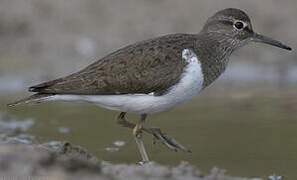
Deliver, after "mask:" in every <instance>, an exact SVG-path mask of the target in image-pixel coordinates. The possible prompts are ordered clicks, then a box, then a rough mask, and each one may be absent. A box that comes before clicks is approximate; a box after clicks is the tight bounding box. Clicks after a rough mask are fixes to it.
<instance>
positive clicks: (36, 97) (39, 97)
mask: <svg viewBox="0 0 297 180" xmlns="http://www.w3.org/2000/svg"><path fill="white" fill-rule="evenodd" d="M53 95H54V94H41V93H37V94H34V95H32V96H29V97H27V98H24V99H21V100H19V101H16V102H13V103H10V104H7V106H8V107H14V106H17V105H20V104H27V103H40V102H42V101H45V100H46V99H48V98H50V97H51V96H53Z"/></svg>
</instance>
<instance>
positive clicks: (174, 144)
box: [117, 113, 191, 152]
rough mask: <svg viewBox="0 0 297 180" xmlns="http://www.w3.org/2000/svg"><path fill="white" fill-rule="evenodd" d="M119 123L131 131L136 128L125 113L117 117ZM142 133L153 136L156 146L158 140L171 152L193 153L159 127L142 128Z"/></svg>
mask: <svg viewBox="0 0 297 180" xmlns="http://www.w3.org/2000/svg"><path fill="white" fill-rule="evenodd" d="M117 122H118V124H120V125H121V126H122V127H128V128H131V129H134V128H135V126H136V124H135V123H132V122H129V121H127V120H126V118H125V113H121V114H120V115H119V116H118V117H117ZM142 131H144V132H146V133H149V134H151V135H153V140H154V141H153V142H154V144H155V143H156V140H159V141H161V142H162V144H164V145H165V146H166V147H168V148H169V149H170V150H173V151H178V150H181V151H184V152H191V151H190V150H189V149H188V148H186V147H184V146H183V145H181V144H180V143H179V142H178V141H176V140H175V139H174V138H172V137H170V136H169V135H167V134H166V133H164V132H163V131H161V129H160V128H158V127H146V126H142V127H141V128H140V130H139V133H141V132H142Z"/></svg>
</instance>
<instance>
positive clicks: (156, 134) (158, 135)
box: [144, 127, 191, 152]
mask: <svg viewBox="0 0 297 180" xmlns="http://www.w3.org/2000/svg"><path fill="white" fill-rule="evenodd" d="M144 130H145V131H147V132H149V133H150V134H152V135H153V138H154V139H153V143H154V144H155V143H156V140H160V141H161V142H162V143H163V144H164V145H165V146H167V147H168V148H169V149H170V150H173V151H178V150H181V151H184V152H191V151H190V150H189V149H188V148H186V147H184V146H183V145H181V144H180V143H179V142H178V141H176V140H175V139H174V138H172V137H170V136H168V135H167V134H166V133H164V132H162V131H161V129H160V128H157V127H150V128H146V129H145V128H144Z"/></svg>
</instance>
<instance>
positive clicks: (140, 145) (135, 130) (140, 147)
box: [133, 114, 149, 163]
mask: <svg viewBox="0 0 297 180" xmlns="http://www.w3.org/2000/svg"><path fill="white" fill-rule="evenodd" d="M146 116H147V115H146V114H142V115H141V118H140V120H138V121H137V123H136V125H135V127H134V128H133V135H134V136H135V141H136V144H137V147H138V150H139V152H140V155H141V158H142V161H143V162H144V163H146V162H149V158H148V155H147V153H146V150H145V147H144V144H143V141H142V140H141V130H142V123H143V122H144V121H145V118H146Z"/></svg>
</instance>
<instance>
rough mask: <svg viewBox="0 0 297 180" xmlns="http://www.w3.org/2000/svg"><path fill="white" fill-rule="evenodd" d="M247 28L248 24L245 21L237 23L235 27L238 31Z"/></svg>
mask: <svg viewBox="0 0 297 180" xmlns="http://www.w3.org/2000/svg"><path fill="white" fill-rule="evenodd" d="M246 26H247V23H245V22H243V21H239V20H238V21H235V22H234V24H233V27H234V28H235V29H237V30H243V29H244V28H245V27H246Z"/></svg>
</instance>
